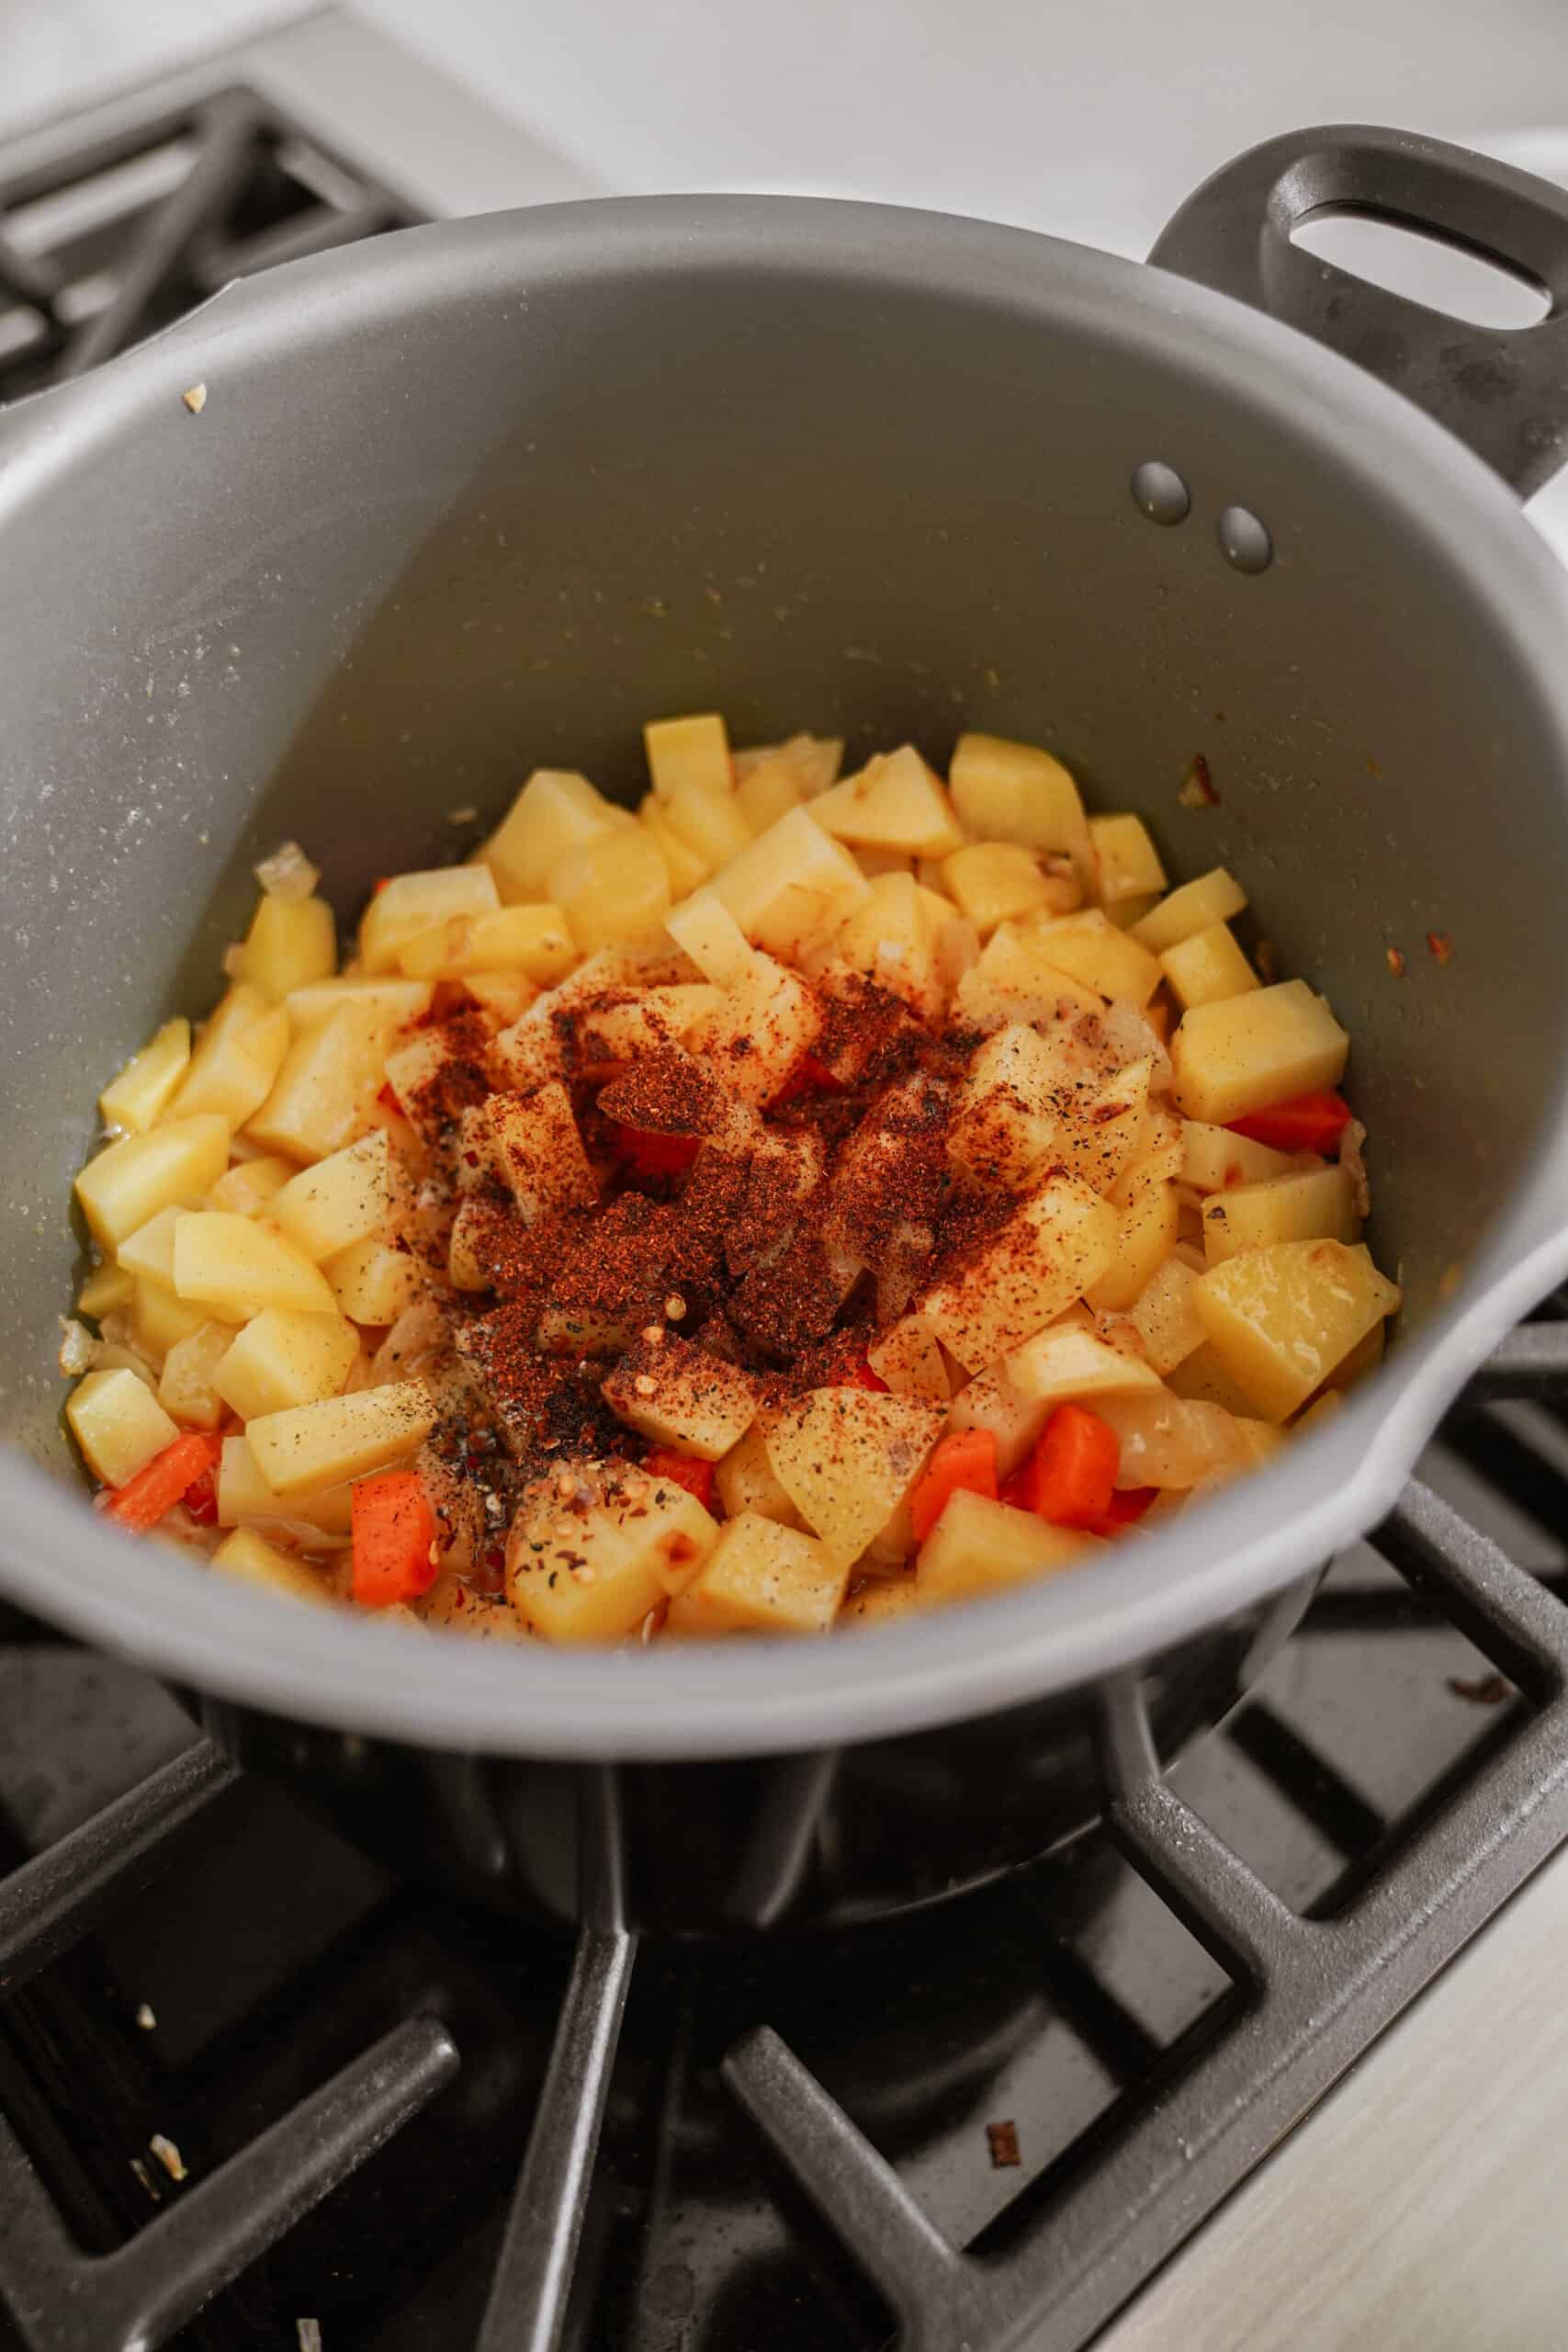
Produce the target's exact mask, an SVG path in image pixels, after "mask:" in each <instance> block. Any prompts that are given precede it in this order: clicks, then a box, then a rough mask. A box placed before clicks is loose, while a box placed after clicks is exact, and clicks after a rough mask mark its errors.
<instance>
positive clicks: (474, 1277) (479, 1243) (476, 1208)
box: [446, 1200, 495, 1291]
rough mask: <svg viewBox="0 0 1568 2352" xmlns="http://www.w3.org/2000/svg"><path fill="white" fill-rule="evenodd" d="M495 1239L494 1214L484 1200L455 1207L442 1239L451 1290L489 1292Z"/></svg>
mask: <svg viewBox="0 0 1568 2352" xmlns="http://www.w3.org/2000/svg"><path fill="white" fill-rule="evenodd" d="M494 1239H495V1213H494V1210H493V1209H492V1208H491V1204H490V1203H489V1202H488V1201H476V1200H465V1201H459V1202H458V1204H457V1216H455V1217H454V1218H453V1220H452V1230H451V1232H450V1234H449V1235H448V1236H447V1238H446V1279H447V1281H448V1282H449V1283H451V1285H452V1288H453V1289H454V1290H465V1291H481V1290H489V1288H490V1286H491V1280H492V1272H493V1270H492V1268H491V1255H492V1251H493V1244H494Z"/></svg>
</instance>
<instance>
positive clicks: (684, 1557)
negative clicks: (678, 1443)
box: [616, 1476, 718, 1593]
mask: <svg viewBox="0 0 1568 2352" xmlns="http://www.w3.org/2000/svg"><path fill="white" fill-rule="evenodd" d="M616 1508H617V1510H619V1512H620V1516H621V1524H622V1526H623V1527H624V1528H625V1529H626V1533H627V1536H628V1537H629V1539H630V1541H631V1545H632V1549H633V1551H634V1553H635V1554H636V1555H637V1557H638V1558H639V1559H644V1560H646V1561H647V1562H648V1564H649V1566H650V1567H651V1568H652V1570H653V1573H654V1575H655V1576H656V1577H657V1578H658V1579H659V1583H660V1587H661V1588H662V1589H663V1590H664V1591H665V1592H668V1593H676V1592H683V1591H684V1590H685V1589H686V1587H687V1586H688V1585H689V1584H690V1583H691V1581H692V1578H693V1577H694V1576H696V1575H697V1574H698V1573H699V1571H700V1570H701V1567H702V1565H703V1562H704V1561H705V1559H706V1558H707V1557H708V1555H709V1554H710V1553H711V1552H712V1550H713V1547H714V1545H715V1544H716V1543H717V1541H718V1521H717V1520H716V1519H715V1518H714V1516H713V1514H712V1512H711V1511H709V1510H705V1508H704V1506H703V1505H702V1504H701V1503H700V1502H699V1501H698V1500H697V1498H696V1497H695V1495H694V1494H689V1493H688V1492H687V1490H686V1488H685V1487H681V1486H677V1485H676V1484H675V1482H674V1481H673V1480H672V1479H663V1478H649V1477H647V1476H644V1477H643V1478H642V1480H641V1482H640V1484H638V1483H637V1482H636V1481H635V1480H634V1481H631V1482H628V1485H627V1487H626V1493H625V1495H624V1497H623V1498H621V1499H620V1500H619V1501H618V1502H617V1505H616Z"/></svg>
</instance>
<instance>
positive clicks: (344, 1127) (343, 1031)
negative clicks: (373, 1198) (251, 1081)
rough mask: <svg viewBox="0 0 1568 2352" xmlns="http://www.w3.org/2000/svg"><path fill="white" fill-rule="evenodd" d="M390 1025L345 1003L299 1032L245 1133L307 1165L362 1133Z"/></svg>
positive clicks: (374, 1011)
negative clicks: (270, 1088)
mask: <svg viewBox="0 0 1568 2352" xmlns="http://www.w3.org/2000/svg"><path fill="white" fill-rule="evenodd" d="M322 985H323V986H330V985H333V983H328V982H323V983H322ZM408 985H411V986H412V985H413V983H412V982H411V983H409V984H408ZM421 985H423V983H421ZM394 1025H395V1024H394V1023H391V1022H390V1021H389V1017H388V1015H387V1013H386V1012H384V1011H383V1010H382V1009H381V1008H380V1007H379V1006H377V1005H374V1004H369V1003H367V1004H365V1005H355V1004H344V1005H343V1006H341V1007H340V1008H339V1010H338V1011H337V1012H333V1013H332V1014H331V1015H329V1017H328V1018H327V1019H326V1020H325V1021H324V1022H322V1023H321V1024H320V1026H319V1027H314V1026H313V1027H311V1028H310V1029H307V1030H306V1031H305V1032H304V1033H303V1034H302V1035H299V1036H297V1037H296V1038H295V1040H294V1043H293V1044H292V1045H291V1046H289V1048H288V1053H287V1054H286V1055H285V1057H284V1061H283V1067H282V1069H280V1070H279V1071H278V1073H277V1080H276V1084H275V1085H274V1087H273V1090H272V1092H271V1093H270V1094H269V1095H268V1096H267V1098H266V1101H265V1103H263V1104H262V1107H261V1109H260V1110H259V1111H258V1112H257V1113H256V1114H255V1116H254V1119H252V1121H251V1123H250V1125H249V1126H248V1127H247V1128H246V1130H245V1133H246V1136H248V1137H249V1139H250V1140H251V1141H252V1142H253V1143H256V1144H259V1145H260V1146H261V1147H262V1148H263V1149H264V1150H266V1151H276V1152H282V1153H284V1154H286V1155H287V1157H288V1159H296V1160H303V1161H305V1162H306V1163H309V1162H310V1161H311V1160H315V1159H325V1158H326V1157H327V1155H328V1153H329V1152H333V1151H340V1150H341V1149H342V1148H343V1147H344V1144H348V1143H352V1142H353V1141H354V1140H355V1136H361V1135H364V1134H365V1133H367V1130H368V1129H369V1128H370V1127H371V1126H373V1125H374V1124H375V1120H374V1116H373V1113H374V1108H375V1103H376V1097H377V1095H378V1093H379V1091H380V1090H381V1087H382V1085H383V1083H384V1082H385V1067H386V1061H387V1046H388V1039H389V1035H390V1034H391V1031H392V1028H393V1026H394Z"/></svg>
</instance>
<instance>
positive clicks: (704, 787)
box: [642, 710, 734, 800]
mask: <svg viewBox="0 0 1568 2352" xmlns="http://www.w3.org/2000/svg"><path fill="white" fill-rule="evenodd" d="M642 741H643V748H644V750H645V751H646V752H647V754H648V773H649V776H650V777H651V778H652V780H653V788H654V790H655V792H656V793H657V794H658V795H659V797H660V800H669V799H671V798H672V797H674V795H675V794H676V793H677V792H679V791H680V789H681V788H682V786H683V785H689V784H694V785H695V786H697V787H698V788H699V790H701V791H704V792H728V790H729V789H730V786H731V785H732V784H733V782H734V776H733V773H732V771H731V768H730V763H729V734H728V729H727V728H726V726H725V723H724V720H723V718H721V717H720V715H719V713H718V712H717V711H716V710H707V711H703V712H701V713H700V714H699V715H698V716H696V717H694V718H652V719H649V722H648V724H647V725H646V726H645V727H644V729H643V730H642Z"/></svg>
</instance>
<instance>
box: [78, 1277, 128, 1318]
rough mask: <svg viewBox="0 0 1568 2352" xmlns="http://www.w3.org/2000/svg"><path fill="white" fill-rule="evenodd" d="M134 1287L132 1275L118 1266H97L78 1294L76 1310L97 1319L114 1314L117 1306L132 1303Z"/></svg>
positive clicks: (86, 1278)
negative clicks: (131, 1297)
mask: <svg viewBox="0 0 1568 2352" xmlns="http://www.w3.org/2000/svg"><path fill="white" fill-rule="evenodd" d="M134 1288H135V1284H134V1283H133V1282H132V1281H131V1278H130V1275H129V1274H128V1273H124V1272H122V1271H121V1270H120V1268H119V1267H118V1266H110V1265H102V1266H95V1267H94V1268H93V1271H92V1272H91V1273H90V1274H88V1275H87V1276H86V1277H85V1279H84V1281H83V1283H82V1287H81V1289H80V1290H79V1291H78V1292H77V1294H76V1311H77V1313H78V1314H80V1315H90V1316H92V1317H94V1319H95V1321H96V1320H97V1319H98V1318H99V1317H102V1316H105V1315H112V1314H113V1312H114V1310H115V1308H116V1307H117V1306H129V1305H130V1296H131V1293H132V1291H133V1290H134Z"/></svg>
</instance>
